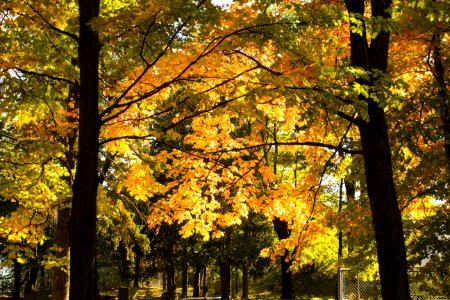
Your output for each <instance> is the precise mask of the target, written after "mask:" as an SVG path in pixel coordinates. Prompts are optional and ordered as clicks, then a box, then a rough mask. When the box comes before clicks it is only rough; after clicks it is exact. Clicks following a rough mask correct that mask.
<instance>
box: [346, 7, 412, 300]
mask: <svg viewBox="0 0 450 300" xmlns="http://www.w3.org/2000/svg"><path fill="white" fill-rule="evenodd" d="M345 5H346V7H347V10H348V12H349V14H351V15H353V16H354V17H355V18H357V19H359V20H360V21H362V24H364V19H363V18H362V17H363V15H364V8H365V3H364V0H346V1H345ZM390 5H391V0H372V1H371V9H372V17H374V18H383V19H385V20H389V19H391V14H390V12H389V9H390ZM351 26H352V27H354V26H357V25H355V24H351ZM350 45H351V63H352V65H353V66H354V67H361V68H363V69H364V70H366V71H373V70H378V71H381V72H385V71H386V69H387V63H388V49H389V31H388V30H381V31H380V32H379V33H378V35H377V36H376V37H375V38H373V39H372V41H371V44H370V47H369V45H368V42H367V38H366V34H365V29H364V30H363V34H362V35H361V34H358V33H356V32H351V34H350ZM375 80H376V78H372V79H370V80H369V81H361V82H360V83H363V84H366V85H368V86H369V87H374V85H375ZM360 100H361V101H366V103H367V105H368V117H369V121H365V120H363V119H358V127H359V131H360V136H361V145H362V150H363V157H364V164H365V175H366V183H367V190H368V195H369V201H370V208H371V211H372V222H373V226H374V230H375V237H376V244H377V253H378V264H379V271H380V279H381V290H382V296H383V299H384V300H388V299H405V300H409V299H410V293H409V285H408V276H407V263H406V250H405V242H404V236H403V226H402V219H401V213H400V209H399V207H398V201H397V194H396V190H395V185H394V179H393V171H392V159H391V152H390V146H389V139H388V127H387V122H386V117H385V113H384V110H383V108H381V107H380V106H379V105H378V103H377V102H376V101H375V100H374V99H373V98H370V97H369V98H364V97H360Z"/></svg>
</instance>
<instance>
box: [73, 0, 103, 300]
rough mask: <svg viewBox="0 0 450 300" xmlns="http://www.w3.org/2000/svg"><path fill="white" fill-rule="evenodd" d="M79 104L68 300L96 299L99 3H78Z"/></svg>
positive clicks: (81, 0) (96, 0) (92, 0)
mask: <svg viewBox="0 0 450 300" xmlns="http://www.w3.org/2000/svg"><path fill="white" fill-rule="evenodd" d="M78 6H79V23H80V30H79V46H78V61H79V68H80V101H79V102H80V103H79V134H78V161H77V162H78V164H77V169H76V173H75V181H74V185H73V200H72V201H73V202H72V213H71V219H70V229H69V236H70V248H71V250H70V251H71V259H70V272H71V276H70V299H74V300H75V299H83V300H94V299H96V296H97V295H96V290H97V283H96V274H95V273H96V267H95V263H96V260H95V252H96V245H97V241H96V218H97V216H96V213H97V208H96V199H97V188H98V150H99V133H100V120H99V114H98V99H99V88H98V87H99V82H98V81H99V72H98V68H99V53H100V42H99V36H98V34H97V33H96V32H95V31H94V30H93V29H92V27H91V25H90V24H89V22H90V21H92V20H93V19H95V18H96V17H98V16H99V9H100V1H99V0H79V1H78Z"/></svg>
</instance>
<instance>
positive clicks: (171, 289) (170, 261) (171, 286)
mask: <svg viewBox="0 0 450 300" xmlns="http://www.w3.org/2000/svg"><path fill="white" fill-rule="evenodd" d="M173 256H174V254H173V244H171V243H170V242H169V244H168V245H167V247H166V274H167V277H166V279H167V293H166V295H167V296H166V299H175V297H176V289H177V286H176V284H175V265H174V258H173Z"/></svg>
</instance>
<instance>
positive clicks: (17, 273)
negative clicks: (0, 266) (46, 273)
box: [12, 261, 23, 300]
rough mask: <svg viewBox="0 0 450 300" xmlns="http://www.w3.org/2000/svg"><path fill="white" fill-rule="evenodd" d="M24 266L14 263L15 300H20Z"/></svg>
mask: <svg viewBox="0 0 450 300" xmlns="http://www.w3.org/2000/svg"><path fill="white" fill-rule="evenodd" d="M22 283H23V282H22V264H21V263H19V262H17V261H14V286H13V292H12V299H13V300H20V288H21V287H22Z"/></svg>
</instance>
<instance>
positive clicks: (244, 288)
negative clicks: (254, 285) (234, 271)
mask: <svg viewBox="0 0 450 300" xmlns="http://www.w3.org/2000/svg"><path fill="white" fill-rule="evenodd" d="M248 285H249V280H248V266H247V264H244V265H243V267H242V297H241V298H242V300H248Z"/></svg>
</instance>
